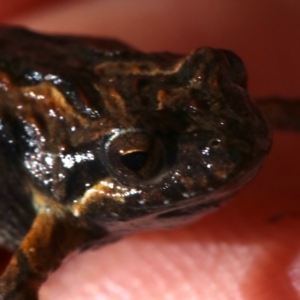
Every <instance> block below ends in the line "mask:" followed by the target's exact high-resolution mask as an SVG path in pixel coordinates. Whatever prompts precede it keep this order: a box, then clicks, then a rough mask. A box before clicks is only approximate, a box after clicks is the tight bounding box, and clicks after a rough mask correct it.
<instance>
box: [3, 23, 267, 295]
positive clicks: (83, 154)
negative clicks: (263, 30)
mask: <svg viewBox="0 0 300 300" xmlns="http://www.w3.org/2000/svg"><path fill="white" fill-rule="evenodd" d="M0 39H1V46H2V47H1V49H0V57H1V60H0V71H1V76H0V78H1V92H0V98H1V102H0V105H1V108H0V115H1V147H0V151H1V156H0V165H1V169H2V170H7V171H6V174H2V177H1V179H0V180H1V182H0V183H1V186H3V187H4V188H5V189H3V190H2V191H1V197H0V212H1V222H2V223H0V225H1V227H0V228H1V231H0V232H1V237H2V244H5V246H6V247H8V248H11V249H17V250H16V252H15V256H14V257H13V258H12V260H11V262H10V264H9V266H8V267H7V269H6V272H5V273H4V275H3V277H2V280H1V283H0V284H1V285H0V291H1V295H2V298H0V299H5V300H8V299H37V290H38V288H39V286H40V285H41V283H42V282H43V281H44V280H45V278H46V276H47V274H48V273H49V271H52V270H54V269H55V268H57V267H58V265H59V264H60V262H61V260H62V258H64V257H65V256H66V255H67V254H68V253H69V252H71V251H74V250H76V249H87V248H89V247H92V246H99V245H101V244H104V243H107V242H111V241H113V240H116V239H118V238H120V237H122V236H123V235H125V234H128V233H132V232H135V231H139V230H145V229H147V230H148V229H156V228H170V227H173V226H181V225H183V224H186V223H188V222H191V221H193V220H195V219H197V218H199V216H200V215H202V214H203V213H205V212H207V210H211V209H214V208H217V207H219V205H220V204H222V203H223V202H224V201H225V200H227V199H228V198H230V197H232V196H233V195H234V194H235V193H236V192H237V190H238V189H240V188H241V187H242V186H243V185H244V184H246V183H247V182H248V181H249V180H251V179H252V178H253V176H254V175H255V174H256V172H257V171H258V169H259V168H260V166H261V164H262V162H263V160H264V158H265V156H266V155H267V153H268V151H269V148H270V130H269V127H268V125H267V124H266V122H265V120H264V118H263V117H262V115H261V113H260V112H259V110H258V109H257V108H256V107H255V105H254V104H253V103H252V101H251V99H250V97H249V96H248V94H247V91H246V71H245V68H244V66H243V64H242V62H241V60H240V59H239V58H238V57H237V56H236V55H235V54H233V53H231V52H229V51H224V50H213V49H210V48H202V49H198V50H196V51H194V52H192V53H191V54H190V55H187V56H180V55H172V54H166V53H161V54H143V53H141V52H138V51H136V50H133V49H131V48H129V47H128V46H126V45H123V44H121V43H119V42H115V41H111V40H101V39H98V40H97V39H88V38H74V37H65V36H56V37H55V36H43V35H38V34H34V33H31V32H29V31H26V30H24V29H19V28H5V27H2V28H1V30H0ZM41 53H43V55H40V54H41ZM47 54H48V55H47ZM53 65H56V66H58V67H57V68H55V69H53Z"/></svg>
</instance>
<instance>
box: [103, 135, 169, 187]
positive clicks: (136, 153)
mask: <svg viewBox="0 0 300 300" xmlns="http://www.w3.org/2000/svg"><path fill="white" fill-rule="evenodd" d="M104 152H105V157H106V161H107V163H108V164H107V165H108V169H109V171H110V172H111V173H112V174H113V175H114V176H116V177H117V178H118V179H119V180H120V181H122V182H123V183H124V184H138V183H142V182H144V181H148V180H151V179H153V178H155V177H156V176H158V175H159V174H160V172H161V171H162V169H163V167H164V161H165V151H164V147H163V143H162V141H161V140H160V139H159V138H158V137H157V136H154V135H152V134H149V133H147V132H143V131H135V130H129V131H126V130H119V131H117V132H116V133H114V134H112V135H111V136H110V137H109V138H108V139H107V140H106V141H105V144H104Z"/></svg>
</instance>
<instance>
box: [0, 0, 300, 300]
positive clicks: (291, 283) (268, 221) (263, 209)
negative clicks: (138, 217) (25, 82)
mask: <svg viewBox="0 0 300 300" xmlns="http://www.w3.org/2000/svg"><path fill="white" fill-rule="evenodd" d="M18 2H19V3H18ZM27 2H28V3H29V2H30V3H32V2H33V0H27ZM35 2H38V0H35ZM48 2H49V1H48ZM5 3H7V0H0V7H1V14H2V15H1V16H2V20H5V21H10V22H13V23H18V24H23V25H26V26H31V27H32V28H34V29H38V30H41V31H51V32H72V33H81V34H93V35H98V36H112V37H116V38H121V39H122V40H125V41H127V42H128V43H130V44H132V45H134V46H136V47H138V48H140V49H142V50H170V51H177V52H187V51H190V50H191V49H193V48H196V47H199V46H204V45H210V46H213V47H221V48H228V49H231V50H234V51H235V52H237V53H238V54H239V55H240V56H241V57H242V58H243V59H244V61H245V63H246V65H247V67H248V70H249V77H250V82H249V87H250V91H251V93H252V95H254V96H267V95H284V96H299V95H300V84H299V80H300V71H299V70H300V56H299V53H300V43H299V32H300V21H299V20H300V2H299V1H296V0H294V1H293V0H289V1H286V0H278V1H273V0H263V1H253V0H244V1H240V2H239V1H235V3H234V2H231V1H221V0H215V1H211V0H201V1H199V0H190V1H183V0H182V1H180V0H178V1H175V0H165V1H161V0H153V1H146V0H144V1H141V0H126V1H120V0H118V1H117V0H110V1H88V0H85V1H81V2H80V1H78V2H76V1H65V3H62V1H60V4H54V3H53V1H52V2H51V4H49V3H48V4H47V3H46V1H40V6H39V10H34V9H33V7H32V6H31V8H30V9H28V10H26V9H23V12H22V14H20V13H19V14H18V15H17V14H16V13H15V14H14V11H17V10H18V8H19V6H21V5H22V6H23V7H24V3H26V1H24V0H22V1H21V0H20V1H17V0H14V1H10V2H9V3H10V4H11V5H10V7H9V11H7V14H5V9H7V10H8V7H6V6H4V4H5ZM187 3H188V5H187ZM43 5H44V8H43ZM2 7H4V9H2ZM19 11H20V10H19ZM8 14H9V18H6V19H5V17H6V16H8ZM299 153H300V138H299V137H298V136H297V135H295V134H291V133H282V132H281V133H276V134H275V136H274V147H273V149H272V153H271V155H270V157H269V159H268V161H267V163H266V164H265V166H264V167H263V170H262V172H261V173H260V174H259V176H258V177H257V178H256V179H255V180H254V181H253V183H251V184H250V185H249V186H247V187H246V188H245V189H244V190H243V191H242V192H240V193H239V195H238V197H236V198H235V199H234V200H233V201H232V202H230V203H229V204H228V205H227V206H225V207H223V208H222V209H220V210H219V211H217V212H215V213H213V214H211V215H208V216H207V217H205V218H203V219H201V220H200V221H198V222H197V223H195V224H193V225H191V226H188V227H185V228H182V229H178V230H172V231H161V232H151V233H140V234H136V235H134V236H131V237H129V238H125V239H123V240H122V241H121V242H118V243H116V244H113V245H109V246H107V247H105V248H103V249H100V250H97V251H94V252H86V253H84V254H82V255H72V256H71V257H70V258H69V259H67V261H66V262H65V263H64V264H63V265H62V267H61V268H60V269H59V270H58V271H57V272H55V273H54V274H53V275H52V276H51V277H50V278H49V280H48V281H47V282H46V284H45V285H44V286H43V287H42V290H41V300H46V299H47V300H50V299H56V300H59V299H74V300H75V299H76V300H83V299H89V300H96V299H101V300H106V299H109V300H111V299H116V300H118V299H120V300H125V299H126V300H130V299H143V300H147V299H170V300H171V299H188V300H190V299H191V300H194V299H195V300H196V299H203V300H221V299H222V300H223V299H224V300H225V299H231V300H232V299H233V300H235V299H236V300H240V299H243V300H252V299H256V300H281V299H289V300H294V299H299V297H300V271H299V270H300V239H299V232H300V222H299V221H300V196H299V195H300V193H299V189H300V187H299V179H300V172H299V170H300V159H299Z"/></svg>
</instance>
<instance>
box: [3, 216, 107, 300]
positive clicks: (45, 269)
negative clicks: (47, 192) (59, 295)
mask: <svg viewBox="0 0 300 300" xmlns="http://www.w3.org/2000/svg"><path fill="white" fill-rule="evenodd" d="M66 220H68V221H67V222H66ZM81 225H82V224H80V221H79V220H78V219H76V218H75V217H74V216H72V215H71V214H69V215H68V216H66V215H64V218H60V217H59V216H56V215H54V214H51V213H47V211H42V212H40V213H39V214H38V215H37V217H36V219H35V221H34V223H33V225H32V227H31V229H30V231H29V232H28V234H27V236H26V237H25V238H24V240H23V242H22V243H21V245H20V247H19V248H18V250H17V251H16V252H15V254H14V256H13V257H12V259H11V261H10V263H9V265H8V267H7V269H6V271H5V273H4V274H3V276H2V277H1V279H0V300H29V299H30V300H37V299H38V290H39V288H40V286H41V284H42V283H43V282H44V281H45V280H46V278H47V276H48V273H49V272H51V271H54V270H55V269H56V268H58V266H59V265H60V263H61V261H62V260H63V258H64V257H66V256H67V254H68V253H70V252H72V251H74V250H76V249H82V248H83V247H84V246H88V244H89V243H94V242H95V240H101V239H102V238H105V237H106V236H107V232H106V231H104V230H99V227H98V230H97V232H96V231H91V230H89V229H86V228H85V227H84V226H81ZM58 236H59V237H60V238H57V237H58ZM68 236H72V239H70V238H68ZM83 245H84V246H83ZM82 246H83V247H82Z"/></svg>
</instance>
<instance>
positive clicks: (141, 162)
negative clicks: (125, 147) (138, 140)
mask: <svg viewBox="0 0 300 300" xmlns="http://www.w3.org/2000/svg"><path fill="white" fill-rule="evenodd" d="M147 160H148V153H147V152H145V151H134V152H130V153H126V154H124V155H122V156H121V162H122V163H123V165H124V166H125V167H126V168H128V169H129V170H131V171H133V172H136V171H139V170H141V169H142V168H143V167H144V166H145V164H146V162H147Z"/></svg>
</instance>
